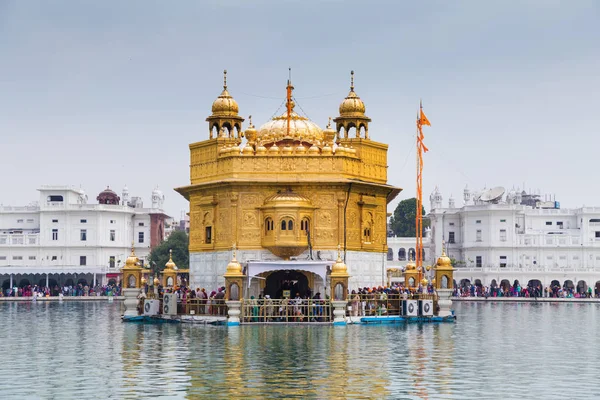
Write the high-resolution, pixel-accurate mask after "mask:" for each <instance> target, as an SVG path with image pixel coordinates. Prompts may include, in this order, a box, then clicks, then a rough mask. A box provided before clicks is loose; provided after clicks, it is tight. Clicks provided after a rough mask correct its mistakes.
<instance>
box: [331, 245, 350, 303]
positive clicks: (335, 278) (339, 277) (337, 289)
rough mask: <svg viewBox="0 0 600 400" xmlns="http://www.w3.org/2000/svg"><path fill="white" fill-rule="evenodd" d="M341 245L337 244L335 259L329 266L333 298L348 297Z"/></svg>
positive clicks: (345, 267) (346, 269)
mask: <svg viewBox="0 0 600 400" xmlns="http://www.w3.org/2000/svg"><path fill="white" fill-rule="evenodd" d="M341 249H342V246H341V245H339V244H338V251H337V260H336V261H335V264H333V266H332V267H331V274H330V275H329V277H330V285H331V288H332V294H333V299H334V300H337V301H340V300H347V299H348V278H349V277H350V275H349V274H348V267H347V266H346V264H345V263H344V261H342V250H341Z"/></svg>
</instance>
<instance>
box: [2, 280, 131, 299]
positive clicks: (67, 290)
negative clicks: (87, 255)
mask: <svg viewBox="0 0 600 400" xmlns="http://www.w3.org/2000/svg"><path fill="white" fill-rule="evenodd" d="M120 294H121V287H120V285H117V284H108V285H100V284H97V285H96V286H89V285H87V284H86V283H78V284H77V285H73V284H70V285H66V284H65V285H64V286H58V285H54V286H53V287H47V286H41V285H24V286H22V287H16V286H15V287H13V288H10V287H9V288H5V289H3V290H0V297H36V298H39V297H56V296H60V295H62V296H63V297H67V296H68V297H76V296H79V297H87V296H119V295H120Z"/></svg>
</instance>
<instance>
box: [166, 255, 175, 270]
mask: <svg viewBox="0 0 600 400" xmlns="http://www.w3.org/2000/svg"><path fill="white" fill-rule="evenodd" d="M165 269H177V265H175V263H174V262H173V250H169V261H167V263H166V264H165Z"/></svg>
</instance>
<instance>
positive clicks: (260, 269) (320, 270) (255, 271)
mask: <svg viewBox="0 0 600 400" xmlns="http://www.w3.org/2000/svg"><path fill="white" fill-rule="evenodd" d="M334 263H335V261H333V260H328V261H308V260H307V261H299V260H292V261H283V260H281V261H248V269H247V271H246V272H247V274H248V287H250V283H251V282H252V279H253V278H256V277H257V276H258V275H260V274H262V273H264V272H272V271H306V272H312V273H313V274H316V275H319V276H320V277H321V279H323V282H325V281H326V280H327V266H332V265H333V264H334Z"/></svg>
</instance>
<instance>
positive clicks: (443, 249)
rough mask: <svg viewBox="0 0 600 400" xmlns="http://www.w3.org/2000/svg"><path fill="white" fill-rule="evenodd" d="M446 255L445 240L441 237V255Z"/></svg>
mask: <svg viewBox="0 0 600 400" xmlns="http://www.w3.org/2000/svg"><path fill="white" fill-rule="evenodd" d="M445 256H446V241H445V240H443V239H442V257H445Z"/></svg>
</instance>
